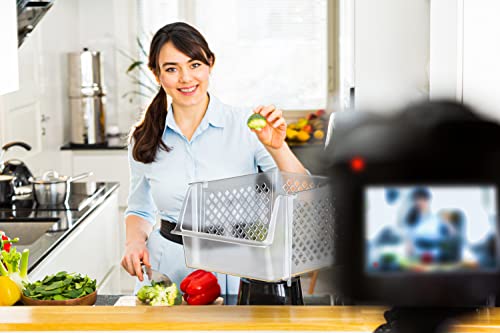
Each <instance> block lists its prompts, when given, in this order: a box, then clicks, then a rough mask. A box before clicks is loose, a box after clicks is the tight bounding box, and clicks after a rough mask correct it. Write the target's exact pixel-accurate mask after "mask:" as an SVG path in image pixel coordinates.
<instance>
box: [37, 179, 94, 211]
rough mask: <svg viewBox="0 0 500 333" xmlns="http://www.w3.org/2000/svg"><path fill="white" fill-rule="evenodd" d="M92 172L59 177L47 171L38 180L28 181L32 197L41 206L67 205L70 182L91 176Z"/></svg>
mask: <svg viewBox="0 0 500 333" xmlns="http://www.w3.org/2000/svg"><path fill="white" fill-rule="evenodd" d="M92 174H93V173H92V172H87V173H82V174H80V175H78V176H74V177H68V176H60V175H59V174H58V173H57V172H55V171H47V172H46V173H44V174H43V175H42V177H40V178H33V177H31V178H30V179H29V181H30V183H31V184H32V186H33V196H34V198H35V200H36V202H37V203H38V204H39V205H42V206H53V205H62V204H67V200H68V197H69V194H70V189H71V182H74V181H77V180H80V179H83V178H86V177H89V176H91V175H92Z"/></svg>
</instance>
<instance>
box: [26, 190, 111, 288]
mask: <svg viewBox="0 0 500 333" xmlns="http://www.w3.org/2000/svg"><path fill="white" fill-rule="evenodd" d="M119 223H120V221H119V217H118V196H117V194H116V193H114V194H112V195H111V196H110V197H109V198H108V199H106V200H105V201H104V202H103V203H102V204H101V206H99V207H98V208H97V209H96V211H94V212H92V213H91V214H90V215H89V216H88V217H87V218H85V220H83V221H82V223H81V224H80V225H78V226H77V227H76V229H75V230H73V231H72V232H71V234H70V235H69V236H68V237H67V238H66V239H64V240H63V241H62V243H61V244H59V245H58V246H57V247H56V248H55V249H54V250H53V251H52V252H51V253H50V254H49V255H48V256H47V258H46V259H45V260H43V261H42V262H41V263H40V264H38V265H37V267H35V269H34V270H33V271H32V272H31V273H30V274H29V278H30V279H31V280H32V281H35V280H39V279H42V278H43V277H45V276H46V275H49V274H54V273H57V272H59V271H63V270H64V271H67V272H78V273H82V274H87V275H88V276H89V277H91V278H93V279H97V285H98V288H99V287H100V285H101V284H102V283H104V282H106V281H107V280H109V279H108V277H109V275H110V274H112V272H113V270H114V269H116V266H117V265H118V264H119V260H120V253H119V251H120V250H119V232H118V224H119ZM114 281H118V282H119V279H115V280H114ZM118 282H117V283H118ZM113 287H114V288H117V289H119V286H116V285H113ZM109 288H111V286H109V285H107V286H106V289H109ZM101 292H103V291H102V290H101Z"/></svg>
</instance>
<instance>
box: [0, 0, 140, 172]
mask: <svg viewBox="0 0 500 333" xmlns="http://www.w3.org/2000/svg"><path fill="white" fill-rule="evenodd" d="M134 11H135V0H106V1H103V0H59V1H55V3H54V5H53V7H52V8H51V10H49V12H48V13H47V14H46V15H45V16H44V17H43V19H42V20H41V22H40V23H39V24H38V25H37V27H36V28H35V30H34V32H33V33H32V34H31V35H30V36H28V38H27V39H26V40H25V42H24V43H23V45H22V46H21V48H20V49H19V76H20V88H19V90H18V91H17V92H14V93H11V94H7V95H4V96H0V140H1V141H0V144H3V143H5V142H7V141H11V140H24V141H27V142H28V143H30V144H31V145H32V146H33V147H34V149H33V151H32V152H31V153H29V154H26V153H24V152H23V151H22V150H20V149H19V150H16V151H13V152H12V153H9V156H8V157H18V158H23V159H25V160H26V162H27V163H28V164H29V166H30V167H31V168H32V169H33V170H32V171H34V172H35V173H40V172H41V171H42V170H47V169H58V170H60V168H61V167H62V166H64V165H65V163H64V158H65V157H63V154H62V153H61V151H60V147H61V146H62V145H64V144H66V143H68V142H69V138H70V125H69V124H70V112H69V105H68V62H67V54H68V53H69V52H78V51H80V50H81V49H82V48H83V47H84V46H88V47H90V48H93V49H96V50H101V51H102V52H103V55H102V56H103V67H104V76H105V80H106V83H107V88H108V105H107V106H108V114H107V123H108V125H111V124H117V125H119V126H120V129H121V130H122V131H128V129H129V127H130V125H131V124H132V122H133V120H134V119H135V117H136V114H137V110H136V108H135V106H133V105H130V104H129V103H128V101H126V100H124V99H122V98H121V95H122V94H123V93H124V92H125V91H127V90H129V89H131V87H132V85H131V83H130V80H129V79H128V78H127V77H126V75H125V70H126V68H127V67H128V65H129V63H130V61H129V60H127V59H125V58H124V57H122V56H121V55H119V54H118V50H119V49H123V50H125V51H127V52H129V53H133V52H131V51H130V50H132V49H135V47H136V45H135V35H136V33H135V30H136V25H135V14H134ZM43 119H46V120H45V121H43Z"/></svg>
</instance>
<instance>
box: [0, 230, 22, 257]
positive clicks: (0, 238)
mask: <svg viewBox="0 0 500 333" xmlns="http://www.w3.org/2000/svg"><path fill="white" fill-rule="evenodd" d="M17 242H19V238H17V237H16V238H14V239H10V238H9V237H8V236H7V235H6V234H5V233H4V232H3V231H1V230H0V251H2V250H5V251H7V252H9V251H10V248H11V246H12V243H17Z"/></svg>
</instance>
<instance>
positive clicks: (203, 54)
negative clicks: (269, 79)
mask: <svg viewBox="0 0 500 333" xmlns="http://www.w3.org/2000/svg"><path fill="white" fill-rule="evenodd" d="M214 63H215V55H214V54H213V53H212V51H211V50H210V48H209V47H208V44H207V42H206V41H205V39H204V37H203V36H202V35H201V34H200V32H198V31H197V30H196V29H195V28H193V27H191V26H190V25H188V24H186V23H172V24H168V25H166V26H164V27H163V28H161V29H160V30H159V31H158V32H157V33H156V34H155V35H154V37H153V40H152V42H151V48H150V52H149V63H148V66H149V68H150V69H151V71H152V72H153V73H154V75H155V77H156V79H157V81H158V83H159V84H160V85H161V88H160V90H159V91H158V94H157V95H156V96H155V97H154V99H153V101H152V102H151V104H150V105H149V107H148V108H147V110H146V112H145V114H144V116H143V119H142V120H141V121H140V122H139V123H138V124H137V125H136V126H135V128H134V129H133V132H132V133H131V143H130V147H129V163H130V173H131V184H130V194H129V201H128V208H127V211H126V213H125V224H126V246H125V254H124V256H123V259H122V262H121V264H122V266H123V267H124V268H125V270H126V271H127V272H129V273H130V274H131V275H132V276H137V277H138V279H139V280H140V281H143V273H142V271H141V262H142V263H144V265H146V266H148V267H152V268H153V269H155V270H159V271H160V272H162V273H165V274H167V275H168V276H169V277H170V278H171V279H172V280H173V281H174V282H175V283H177V284H179V283H180V281H181V280H182V279H183V278H184V277H185V276H186V275H187V274H189V269H188V268H187V267H186V266H185V262H184V253H183V248H182V245H181V243H182V238H181V237H179V236H175V235H172V234H171V233H170V231H171V230H172V229H173V228H174V227H175V223H176V221H177V219H178V217H179V212H180V209H181V206H182V203H183V199H184V196H185V193H186V190H187V187H188V183H190V182H193V181H196V180H213V179H221V178H228V177H234V176H240V175H245V174H251V173H255V172H257V170H258V167H260V168H261V169H262V170H263V171H267V170H270V169H272V168H275V167H278V168H279V169H280V170H282V171H287V172H295V173H305V172H306V170H305V169H304V167H303V166H302V164H301V163H300V162H299V161H298V160H297V158H296V157H295V156H294V155H293V153H292V152H291V150H290V149H289V147H288V146H287V145H286V143H285V142H284V139H285V132H286V123H285V120H284V119H283V114H282V111H281V110H278V109H276V108H275V107H274V106H272V105H268V106H259V107H257V108H255V109H254V110H253V112H255V113H260V114H261V115H263V116H264V117H266V119H267V125H266V127H264V128H263V129H262V130H260V131H258V132H256V131H254V133H255V134H254V133H251V131H250V129H249V128H248V127H247V126H246V120H247V118H248V116H249V115H250V114H251V110H248V112H244V111H245V110H241V109H236V108H234V107H231V106H228V105H225V104H223V103H222V102H220V101H219V100H218V99H217V98H216V97H215V96H213V95H210V94H209V93H208V92H207V90H208V84H209V76H210V72H211V71H212V69H213V66H214ZM235 83H236V82H235ZM167 95H169V96H170V97H171V98H172V103H171V105H167ZM156 213H158V214H159V215H160V218H161V220H162V224H161V228H160V230H155V231H153V232H152V229H153V226H154V224H155V220H156Z"/></svg>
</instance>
